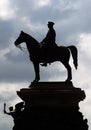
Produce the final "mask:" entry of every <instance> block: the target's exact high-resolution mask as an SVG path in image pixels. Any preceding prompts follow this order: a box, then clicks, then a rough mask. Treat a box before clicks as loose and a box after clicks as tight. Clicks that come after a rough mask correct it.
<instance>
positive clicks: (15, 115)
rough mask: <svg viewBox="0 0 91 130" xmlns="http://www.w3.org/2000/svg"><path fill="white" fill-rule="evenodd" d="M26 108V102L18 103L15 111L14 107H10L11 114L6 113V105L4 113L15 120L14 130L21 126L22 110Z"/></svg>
mask: <svg viewBox="0 0 91 130" xmlns="http://www.w3.org/2000/svg"><path fill="white" fill-rule="evenodd" d="M23 108H24V102H20V103H17V104H16V105H15V110H14V109H13V107H12V106H11V107H9V112H7V111H6V103H4V113H5V114H7V115H10V116H12V117H13V119H14V127H13V130H17V128H19V126H20V125H21V117H22V109H23Z"/></svg>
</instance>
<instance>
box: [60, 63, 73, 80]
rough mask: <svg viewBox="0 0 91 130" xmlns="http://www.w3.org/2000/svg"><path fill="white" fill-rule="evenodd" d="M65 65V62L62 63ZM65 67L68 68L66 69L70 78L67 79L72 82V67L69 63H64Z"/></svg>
mask: <svg viewBox="0 0 91 130" xmlns="http://www.w3.org/2000/svg"><path fill="white" fill-rule="evenodd" d="M62 63H63V62H62ZM63 65H64V66H65V67H66V69H67V75H68V77H67V80H71V79H72V72H71V67H70V65H69V63H68V62H65V63H63Z"/></svg>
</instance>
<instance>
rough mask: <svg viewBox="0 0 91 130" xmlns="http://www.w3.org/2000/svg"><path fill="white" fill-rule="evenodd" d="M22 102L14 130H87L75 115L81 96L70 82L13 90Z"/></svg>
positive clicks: (80, 118) (78, 115)
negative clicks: (19, 116) (19, 115)
mask: <svg viewBox="0 0 91 130" xmlns="http://www.w3.org/2000/svg"><path fill="white" fill-rule="evenodd" d="M17 94H18V96H19V97H20V98H21V99H22V100H23V101H24V102H25V109H24V110H23V111H22V114H21V118H20V119H19V120H17V122H18V125H17V123H16V124H15V126H14V129H15V130H18V129H19V130H20V129H22V130H26V129H31V130H49V129H50V130H52V129H55V130H59V129H60V130H88V125H87V119H83V115H82V113H81V112H79V102H80V101H83V100H84V99H85V97H86V96H85V93H84V91H83V90H81V89H80V88H76V87H74V86H73V84H72V82H39V83H32V84H31V85H30V86H29V88H26V89H21V90H20V91H17Z"/></svg>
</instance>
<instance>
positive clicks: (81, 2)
mask: <svg viewBox="0 0 91 130" xmlns="http://www.w3.org/2000/svg"><path fill="white" fill-rule="evenodd" d="M48 21H54V22H55V26H54V28H55V30H56V34H57V37H56V43H57V44H58V45H64V46H69V45H75V46H76V47H77V48H78V64H79V66H78V70H77V71H76V70H75V68H74V66H73V64H72V60H71V59H70V64H71V67H72V73H73V84H74V86H75V87H79V88H81V89H83V90H85V93H86V96H87V97H86V99H85V100H84V102H81V103H80V111H81V112H83V115H84V118H87V119H88V123H89V125H90V124H91V86H90V81H91V25H90V24H91V1H90V0H1V1H0V117H1V118H3V120H1V121H0V130H6V129H7V130H10V129H12V126H13V120H12V118H11V117H9V116H7V115H4V114H3V103H4V102H6V103H7V110H8V107H9V106H10V105H15V104H16V103H17V102H19V101H21V99H20V98H19V97H18V96H17V95H16V91H17V90H20V89H21V88H26V87H28V86H29V84H30V83H31V81H32V80H33V79H34V70H33V65H32V63H31V62H30V60H29V56H28V52H27V50H24V51H23V52H22V51H21V50H19V49H18V48H16V47H15V46H14V41H15V40H16V38H17V37H18V36H19V34H20V32H21V30H23V31H24V32H26V33H29V34H30V35H32V36H33V37H34V38H36V40H38V41H39V42H40V41H42V39H43V38H44V37H45V35H46V33H47V30H48V28H47V22H48ZM22 46H23V47H26V46H25V44H24V43H23V44H22ZM40 71H41V73H40V74H41V81H64V80H65V79H66V78H67V72H66V69H65V68H64V66H63V65H62V64H60V63H59V62H58V63H53V64H51V66H48V67H47V68H43V67H41V68H40ZM90 128H91V127H90Z"/></svg>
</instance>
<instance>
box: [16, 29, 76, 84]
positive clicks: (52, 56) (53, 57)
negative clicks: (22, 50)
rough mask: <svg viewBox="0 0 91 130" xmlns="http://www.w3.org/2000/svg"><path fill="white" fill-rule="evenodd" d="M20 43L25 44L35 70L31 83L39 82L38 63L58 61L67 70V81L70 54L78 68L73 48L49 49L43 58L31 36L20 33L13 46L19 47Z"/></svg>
mask: <svg viewBox="0 0 91 130" xmlns="http://www.w3.org/2000/svg"><path fill="white" fill-rule="evenodd" d="M22 42H25V43H26V46H27V49H28V52H29V56H30V60H31V61H32V62H33V65H34V70H35V79H34V81H33V82H38V81H39V80H40V70H39V64H40V63H52V62H55V61H60V62H61V63H62V64H63V65H64V66H65V68H66V69H67V74H68V76H67V80H66V81H70V80H72V72H71V67H70V65H69V58H70V53H71V54H72V57H73V63H74V66H75V68H76V69H77V66H78V63H77V62H78V59H77V48H76V47H75V46H68V47H63V46H56V47H53V48H50V53H48V54H47V56H46V57H45V56H44V54H43V49H42V47H40V44H39V42H38V41H37V40H35V39H34V38H33V37H32V36H30V35H29V34H27V33H25V32H23V31H21V33H20V36H19V37H18V39H16V41H15V46H17V47H18V46H20V44H21V43H22Z"/></svg>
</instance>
